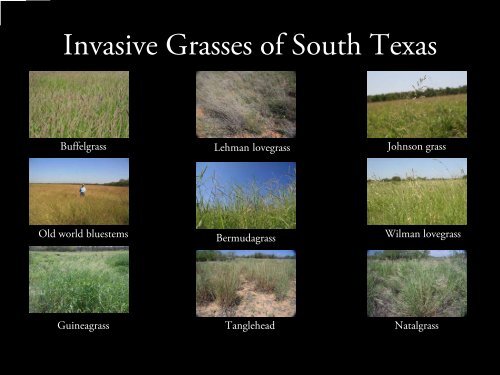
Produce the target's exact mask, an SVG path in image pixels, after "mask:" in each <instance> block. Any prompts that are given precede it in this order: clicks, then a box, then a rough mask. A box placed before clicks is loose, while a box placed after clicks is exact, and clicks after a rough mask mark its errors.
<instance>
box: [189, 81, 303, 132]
mask: <svg viewBox="0 0 500 375" xmlns="http://www.w3.org/2000/svg"><path fill="white" fill-rule="evenodd" d="M295 97H296V76H295V72H264V71H222V72H198V73H197V75H196V134H197V136H198V137H200V138H295V121H296V100H295Z"/></svg>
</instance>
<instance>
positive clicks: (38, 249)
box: [30, 246, 128, 252]
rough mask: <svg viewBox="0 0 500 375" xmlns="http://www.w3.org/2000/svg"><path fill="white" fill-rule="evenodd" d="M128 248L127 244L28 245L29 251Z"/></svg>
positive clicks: (113, 249) (112, 249) (115, 249)
mask: <svg viewBox="0 0 500 375" xmlns="http://www.w3.org/2000/svg"><path fill="white" fill-rule="evenodd" d="M117 250H128V246H30V251H58V252H69V251H74V252H76V251H117Z"/></svg>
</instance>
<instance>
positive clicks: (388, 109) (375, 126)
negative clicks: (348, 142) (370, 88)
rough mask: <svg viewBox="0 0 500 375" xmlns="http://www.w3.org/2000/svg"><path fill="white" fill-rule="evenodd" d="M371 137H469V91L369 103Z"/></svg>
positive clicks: (369, 130) (369, 131)
mask: <svg viewBox="0 0 500 375" xmlns="http://www.w3.org/2000/svg"><path fill="white" fill-rule="evenodd" d="M368 138H467V94H460V95H449V96H436V97H432V98H418V99H415V100H412V99H407V100H393V101H386V102H376V103H368Z"/></svg>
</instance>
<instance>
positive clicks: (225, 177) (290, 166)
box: [196, 162, 296, 229]
mask: <svg viewBox="0 0 500 375" xmlns="http://www.w3.org/2000/svg"><path fill="white" fill-rule="evenodd" d="M295 191H296V178H295V163H293V162H291V163H288V162H197V163H196V229H295V225H296V217H295V209H296V208H295V207H296V202H295Z"/></svg>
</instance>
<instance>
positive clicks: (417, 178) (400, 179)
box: [366, 175, 467, 182]
mask: <svg viewBox="0 0 500 375" xmlns="http://www.w3.org/2000/svg"><path fill="white" fill-rule="evenodd" d="M458 178H462V179H464V180H466V179H467V175H463V176H460V177H451V178H444V177H429V178H427V177H418V176H416V177H411V176H409V177H404V178H401V177H399V176H392V177H391V178H382V179H379V180H377V179H372V178H369V179H367V180H366V181H367V182H372V181H382V182H399V181H427V180H429V181H435V180H438V181H439V180H450V179H452V180H455V179H458Z"/></svg>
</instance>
